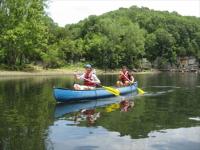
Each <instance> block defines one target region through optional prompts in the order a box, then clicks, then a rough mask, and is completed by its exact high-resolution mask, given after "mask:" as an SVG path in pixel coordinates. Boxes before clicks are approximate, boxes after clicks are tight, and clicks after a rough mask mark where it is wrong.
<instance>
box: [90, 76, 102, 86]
mask: <svg viewBox="0 0 200 150" xmlns="http://www.w3.org/2000/svg"><path fill="white" fill-rule="evenodd" d="M92 78H93V82H94V83H96V84H100V83H101V81H100V80H99V78H98V77H97V76H96V75H95V74H92Z"/></svg>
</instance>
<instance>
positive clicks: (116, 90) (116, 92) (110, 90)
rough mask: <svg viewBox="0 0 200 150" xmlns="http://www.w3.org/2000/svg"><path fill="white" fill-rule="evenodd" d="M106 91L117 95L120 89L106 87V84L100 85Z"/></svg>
mask: <svg viewBox="0 0 200 150" xmlns="http://www.w3.org/2000/svg"><path fill="white" fill-rule="evenodd" d="M102 87H103V88H104V89H105V90H106V91H108V92H110V93H112V94H114V95H115V96H119V95H120V91H119V90H118V89H114V88H112V87H107V86H102Z"/></svg>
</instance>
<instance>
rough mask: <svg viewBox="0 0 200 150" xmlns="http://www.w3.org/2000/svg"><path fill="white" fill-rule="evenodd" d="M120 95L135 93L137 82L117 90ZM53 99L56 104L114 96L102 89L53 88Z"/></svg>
mask: <svg viewBox="0 0 200 150" xmlns="http://www.w3.org/2000/svg"><path fill="white" fill-rule="evenodd" d="M117 89H118V90H119V91H120V95H124V94H128V93H131V92H134V91H137V82H135V83H134V84H133V85H131V86H127V87H120V88H117ZM53 93H54V98H55V99H56V101H58V102H68V101H78V100H92V99H97V98H107V97H113V96H114V95H113V94H111V93H110V92H108V91H106V90H105V89H103V88H98V89H95V90H70V89H65V88H54V89H53Z"/></svg>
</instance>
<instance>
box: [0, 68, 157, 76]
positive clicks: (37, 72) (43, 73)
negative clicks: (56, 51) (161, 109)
mask: <svg viewBox="0 0 200 150" xmlns="http://www.w3.org/2000/svg"><path fill="white" fill-rule="evenodd" d="M83 71H84V69H82V68H76V69H74V68H72V69H70V68H67V69H48V70H41V69H38V70H34V71H6V70H0V76H58V75H73V74H74V73H81V72H83ZM159 72H160V71H158V70H152V71H142V72H135V73H134V74H154V73H159ZM96 73H97V74H118V73H119V70H107V71H104V70H100V69H96Z"/></svg>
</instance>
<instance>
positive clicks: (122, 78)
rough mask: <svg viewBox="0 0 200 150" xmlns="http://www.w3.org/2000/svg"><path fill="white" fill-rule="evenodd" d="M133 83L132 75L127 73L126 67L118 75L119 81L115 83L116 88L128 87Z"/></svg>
mask: <svg viewBox="0 0 200 150" xmlns="http://www.w3.org/2000/svg"><path fill="white" fill-rule="evenodd" d="M133 82H134V77H133V75H132V74H131V73H130V72H129V71H128V69H127V67H126V66H123V67H122V70H121V71H120V73H119V81H117V86H128V85H129V84H132V83H133Z"/></svg>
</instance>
